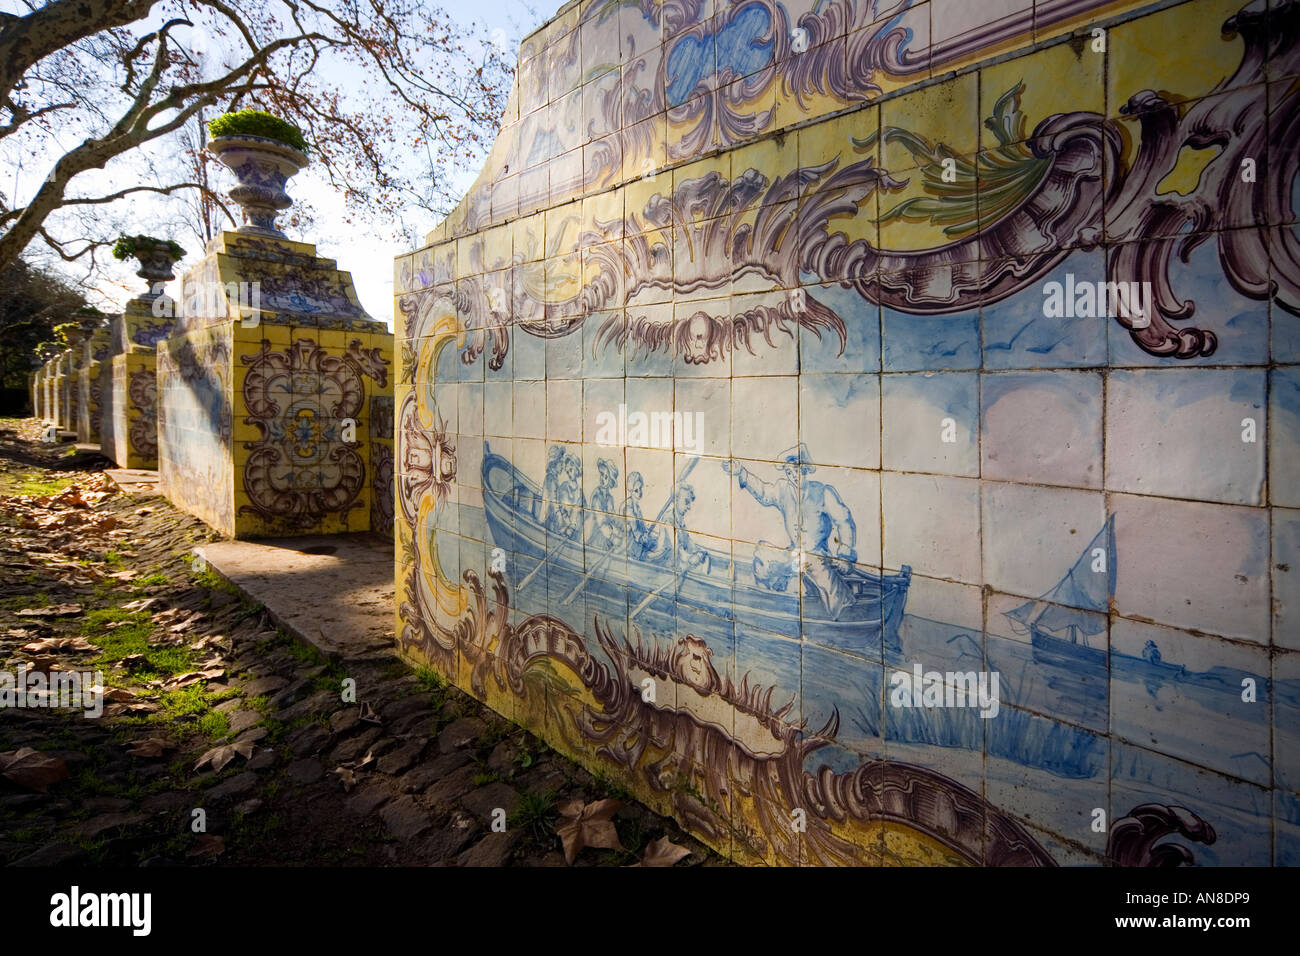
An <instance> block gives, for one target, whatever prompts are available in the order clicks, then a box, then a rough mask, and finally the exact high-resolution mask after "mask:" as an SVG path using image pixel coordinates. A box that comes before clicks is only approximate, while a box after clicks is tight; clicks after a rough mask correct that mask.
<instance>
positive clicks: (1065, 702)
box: [984, 591, 1110, 733]
mask: <svg viewBox="0 0 1300 956" xmlns="http://www.w3.org/2000/svg"><path fill="white" fill-rule="evenodd" d="M1057 606H1058V605H1053V606H1052V607H1057ZM1026 610H1028V611H1031V612H1032V611H1033V610H1034V605H1032V604H1028V602H1026V600H1025V599H1024V598H1023V597H1021V596H1019V595H1011V594H1003V593H1001V592H999V591H990V592H989V595H988V604H987V619H986V622H985V635H984V640H985V645H986V654H987V656H988V663H989V668H990V669H991V670H996V671H998V673H1000V674H1001V675H1002V676H1001V684H1002V694H1003V699H1004V700H1005V701H1006V702H1007V703H1008V704H1011V705H1012V706H1014V707H1018V708H1020V709H1021V710H1026V711H1031V712H1033V713H1038V714H1046V715H1049V716H1051V717H1053V718H1055V719H1057V720H1061V721H1063V722H1065V723H1070V724H1077V725H1079V726H1082V727H1085V728H1087V729H1088V730H1092V731H1096V732H1097V733H1106V732H1107V729H1108V728H1109V726H1110V703H1109V701H1110V677H1109V672H1108V670H1107V663H1108V661H1107V656H1106V652H1107V648H1108V646H1109V639H1108V631H1109V619H1108V618H1107V616H1106V615H1105V614H1100V613H1096V612H1092V611H1079V610H1072V611H1071V617H1072V618H1073V619H1075V620H1077V621H1079V622H1080V623H1081V624H1082V625H1083V626H1082V628H1081V631H1082V632H1084V633H1083V635H1082V640H1083V647H1075V646H1071V645H1067V644H1052V645H1051V646H1048V647H1044V648H1041V649H1040V648H1037V647H1035V646H1034V645H1033V640H1032V633H1031V630H1030V628H1029V627H1028V626H1027V625H1026V624H1024V623H1023V622H1022V617H1023V615H1024V613H1025V612H1026ZM1049 610H1050V609H1049ZM1049 636H1050V635H1049ZM1097 651H1100V656H1098V654H1097V653H1096V652H1097Z"/></svg>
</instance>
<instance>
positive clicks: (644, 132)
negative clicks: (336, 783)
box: [395, 0, 1300, 865]
mask: <svg viewBox="0 0 1300 956" xmlns="http://www.w3.org/2000/svg"><path fill="white" fill-rule="evenodd" d="M1297 33H1300V3H1296V2H1288V0H1274V2H1273V3H1272V4H1271V5H1270V4H1267V3H1265V2H1262V0H1259V2H1254V3H1250V4H1246V3H1244V2H1242V0H1230V2H1224V0H1189V2H1186V3H1181V4H1178V3H1176V4H1155V5H1146V4H1140V3H1123V2H1120V3H1096V2H1086V0H1078V2H1053V3H1037V4H1034V3H1031V2H1029V0H1008V2H997V3H981V4H971V3H960V2H956V0H951V2H949V0H945V2H940V0H931V2H929V3H909V2H906V0H904V2H901V3H897V4H894V5H892V6H890V7H889V8H888V9H886V5H885V4H872V3H869V2H863V0H858V2H851V0H848V2H832V3H821V4H820V5H818V4H813V3H811V2H805V3H801V4H789V5H787V4H782V3H774V2H771V0H748V2H737V3H727V2H724V0H716V3H715V2H714V0H705V2H703V3H700V2H685V3H683V2H670V3H665V4H663V5H662V6H660V5H657V4H653V3H646V4H645V5H642V6H640V7H638V6H637V5H634V4H618V3H616V2H610V0H592V2H589V3H584V4H581V5H570V6H568V7H565V8H564V9H562V10H561V12H560V13H559V14H558V15H557V16H556V18H555V19H554V20H553V21H552V22H551V23H549V24H548V25H547V26H546V27H544V28H542V29H541V30H540V31H538V33H537V34H535V35H534V36H533V37H532V38H530V39H529V40H528V41H526V42H525V43H524V46H523V50H522V53H521V60H520V65H519V73H518V78H517V86H516V89H515V91H514V95H513V97H512V100H511V107H510V108H509V109H508V111H507V116H506V120H505V123H504V128H503V132H502V134H501V136H500V137H499V139H498V141H497V144H496V146H495V147H494V149H493V152H492V155H491V156H490V158H489V160H488V162H487V164H486V166H485V169H484V171H483V173H482V175H481V176H480V178H479V180H478V181H477V182H476V184H475V185H474V187H472V188H471V190H470V191H469V193H468V195H467V196H466V199H465V200H464V201H463V202H462V203H461V205H460V206H459V207H458V208H457V210H456V212H455V213H453V214H452V215H451V216H450V217H448V219H447V221H446V222H445V223H443V224H442V225H441V226H440V227H439V228H438V229H436V230H435V231H434V232H433V233H432V234H431V235H430V236H429V239H428V245H427V246H426V247H425V248H423V249H420V250H418V251H416V252H414V253H412V254H410V255H408V256H405V257H402V258H401V259H399V260H398V262H397V264H396V270H395V272H396V282H397V292H398V295H397V306H398V315H399V321H398V325H399V328H398V339H399V341H398V351H399V354H400V357H401V365H400V377H399V380H398V386H397V396H396V402H397V450H396V461H397V494H398V505H397V522H396V535H397V551H398V556H397V573H398V591H399V594H398V601H399V609H398V616H397V627H398V634H399V640H400V641H401V642H402V644H403V646H404V647H405V649H406V651H407V652H408V653H409V654H410V655H411V656H412V657H414V658H418V659H423V660H428V661H431V662H432V663H433V664H434V665H435V666H437V667H439V668H441V669H442V670H443V671H444V672H446V673H448V674H449V675H451V676H452V677H453V678H454V679H455V680H456V681H457V682H458V683H459V684H460V685H461V686H463V687H465V688H466V689H467V690H470V691H471V692H472V693H474V694H476V695H477V696H479V697H480V698H482V699H484V700H485V701H487V702H488V703H489V704H490V705H491V706H493V707H494V708H496V709H498V710H499V711H501V712H502V713H505V714H506V715H508V716H511V717H513V718H514V719H515V720H517V721H518V722H520V723H522V724H525V725H527V726H530V727H532V728H533V729H535V730H536V731H537V732H538V733H541V734H543V735H544V736H546V737H547V739H548V740H550V741H551V742H552V743H554V744H555V745H556V746H557V747H559V748H561V749H563V750H565V751H566V752H569V753H571V754H573V755H574V756H576V757H577V758H578V759H580V760H582V761H584V762H585V763H587V764H589V765H590V766H593V767H596V768H599V769H600V770H602V771H603V772H606V773H609V774H612V775H615V776H619V777H620V778H622V779H624V780H626V781H627V783H628V785H629V787H630V788H631V789H633V790H634V791H635V792H636V793H637V794H638V796H640V797H641V798H642V799H645V800H648V801H650V802H651V803H653V804H654V805H656V806H658V807H660V808H661V809H663V810H666V811H669V812H672V813H674V814H676V815H677V816H678V818H679V819H681V820H682V821H683V822H684V823H685V824H686V825H688V826H690V827H691V828H692V829H693V830H694V831H695V832H697V833H698V834H699V835H701V836H702V837H703V838H705V839H707V840H709V841H710V842H712V843H713V844H714V845H716V846H718V847H719V848H721V849H723V850H724V851H726V852H730V853H733V854H734V855H735V856H736V857H737V858H739V859H742V860H746V861H759V860H762V861H766V862H773V863H786V864H790V863H794V864H799V863H829V862H849V861H863V862H874V863H899V862H903V863H910V862H951V863H1013V862H1014V863H1040V864H1053V863H1055V864H1072V863H1104V862H1107V861H1110V862H1116V863H1126V864H1139V865H1151V864H1154V863H1158V862H1162V861H1164V862H1168V861H1175V862H1178V861H1194V862H1196V863H1199V864H1245V863H1250V864H1268V863H1277V864H1292V863H1300V636H1298V635H1300V623H1298V622H1297V620H1296V617H1297V613H1300V612H1298V611H1297V607H1300V593H1298V586H1297V584H1296V583H1295V582H1296V581H1297V578H1296V576H1295V575H1296V574H1297V572H1296V570H1295V568H1296V567H1297V561H1300V553H1298V552H1300V492H1298V491H1297V489H1300V482H1298V481H1297V477H1298V472H1300V366H1297V364H1296V363H1298V362H1300V324H1297V323H1300V318H1297V315H1300V236H1298V235H1297V231H1296V225H1295V224H1296V222H1297V212H1298V211H1300V190H1297V159H1296V152H1295V143H1296V141H1297V134H1300V90H1298V89H1297V87H1296V78H1297V76H1300V45H1298V44H1297V42H1296V41H1297ZM580 81H581V82H580ZM1156 91H1159V92H1156ZM1115 283H1123V285H1122V286H1118V287H1117V286H1115V285H1114V284H1115ZM1130 283H1132V284H1133V285H1132V286H1130V285H1129V284H1130ZM1130 289H1131V290H1132V294H1131V295H1128V294H1129V290H1130ZM1117 290H1118V291H1117ZM1121 294H1122V295H1126V296H1128V297H1127V298H1124V299H1123V300H1119V299H1118V298H1117V296H1119V295H1121ZM643 413H644V414H646V415H649V416H653V415H656V413H657V414H658V415H659V416H665V415H676V416H678V422H677V425H678V430H677V432H676V433H675V434H674V433H672V432H669V433H668V436H667V438H668V440H667V441H666V442H663V441H659V442H656V441H655V440H654V439H655V437H656V436H655V435H654V434H647V433H646V431H645V429H643V428H641V427H639V419H638V416H639V415H641V414H643ZM651 421H652V422H653V421H654V419H653V418H652V419H651ZM915 667H920V669H921V671H922V672H923V673H928V672H937V673H938V674H940V675H946V674H949V673H954V674H966V673H969V674H971V675H973V676H974V677H976V678H977V679H979V678H982V679H984V680H986V681H988V682H989V683H988V685H987V687H988V688H989V689H992V687H993V684H992V681H993V679H994V677H996V680H997V684H996V688H997V690H996V694H995V695H994V696H995V697H996V706H993V707H984V708H983V710H982V711H981V709H979V708H974V707H962V706H929V705H930V704H932V703H934V701H933V700H932V699H930V698H927V697H926V696H924V695H922V694H920V693H918V695H917V700H916V703H917V704H918V705H919V706H910V707H909V706H905V705H906V703H907V701H906V699H905V698H904V697H903V696H901V694H900V692H899V688H900V687H901V686H903V682H902V678H903V677H904V676H905V675H910V674H912V673H913V669H914V668H915ZM949 683H950V684H951V683H952V681H950V682H949ZM907 686H910V684H909V685H907ZM647 688H648V689H649V690H647ZM918 690H919V689H918ZM940 691H941V692H940V698H941V701H940V702H942V697H943V694H942V687H940ZM951 703H956V702H951ZM795 811H803V818H805V820H806V826H807V828H806V831H804V830H801V829H800V828H799V826H797V825H796V823H795V822H794V821H796V820H798V819H799V818H800V815H799V814H797V813H796V812H795ZM1157 840H1165V842H1164V843H1163V844H1162V845H1161V848H1159V849H1154V845H1155V842H1156V841H1157ZM1171 846H1172V847H1176V848H1171Z"/></svg>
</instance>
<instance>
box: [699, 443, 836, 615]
mask: <svg viewBox="0 0 1300 956" xmlns="http://www.w3.org/2000/svg"><path fill="white" fill-rule="evenodd" d="M782 458H783V459H784V463H783V464H782V465H781V477H780V478H778V479H777V480H775V481H764V480H763V479H762V478H759V477H758V476H757V475H755V474H754V473H753V472H752V471H750V470H749V469H748V468H745V467H743V466H741V465H738V464H737V463H736V462H734V461H727V462H723V463H722V467H723V469H724V470H725V471H726V472H727V474H729V475H736V476H737V477H738V479H739V483H740V487H741V488H743V489H744V490H746V491H748V492H749V493H750V494H751V495H752V496H753V497H754V500H755V501H757V502H758V503H759V504H761V505H763V506H765V507H768V508H775V509H776V510H777V511H779V512H780V513H781V520H782V522H783V523H784V524H785V532H786V534H787V535H788V536H789V543H788V544H787V545H786V548H787V549H788V551H787V553H789V554H790V559H789V560H790V566H789V573H788V575H782V574H778V573H775V572H774V569H773V567H772V565H773V564H774V563H777V561H776V560H775V556H776V555H778V554H779V553H780V552H779V551H778V550H777V549H776V546H774V545H772V544H771V543H770V542H762V543H761V544H760V545H759V547H758V548H757V549H755V555H754V579H755V581H757V582H758V583H759V584H760V585H763V586H764V587H768V588H769V589H771V590H776V591H780V590H784V587H782V586H781V585H784V584H786V583H788V581H789V578H790V577H793V576H794V575H795V574H797V573H799V572H802V573H803V575H804V576H805V577H806V578H807V579H808V581H809V583H810V584H811V585H812V587H813V589H814V590H815V591H816V593H817V594H818V595H819V596H820V597H821V599H822V603H823V604H825V605H826V609H827V610H828V611H829V612H830V614H831V616H832V617H838V616H839V613H840V612H841V611H842V610H843V609H844V608H845V607H847V606H848V605H850V604H852V603H853V601H854V593H853V590H852V588H850V587H849V585H848V584H847V583H846V582H845V580H844V577H845V575H847V574H849V572H850V571H851V569H852V565H853V562H854V561H856V560H857V556H858V555H857V550H856V548H857V526H856V525H855V524H854V521H853V514H852V512H851V511H849V508H848V506H847V505H845V504H844V499H842V498H841V497H840V495H839V492H837V491H836V490H835V488H834V487H832V486H831V485H828V484H826V483H825V482H821V481H812V480H810V479H809V478H808V477H807V476H808V475H809V474H811V473H812V472H814V471H816V470H817V469H816V466H815V465H813V463H812V461H811V459H810V456H809V454H808V447H807V446H806V445H804V444H803V443H802V442H801V443H800V444H799V445H797V446H796V447H794V448H791V449H790V450H789V451H787V452H785V453H784V454H783V455H782Z"/></svg>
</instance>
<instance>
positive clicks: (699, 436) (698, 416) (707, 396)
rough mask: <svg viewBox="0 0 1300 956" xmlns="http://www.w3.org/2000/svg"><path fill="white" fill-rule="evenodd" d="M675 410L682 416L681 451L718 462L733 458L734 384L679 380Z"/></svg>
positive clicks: (676, 386)
mask: <svg viewBox="0 0 1300 956" xmlns="http://www.w3.org/2000/svg"><path fill="white" fill-rule="evenodd" d="M673 410H674V411H675V412H677V413H679V414H680V415H681V416H682V430H683V431H682V437H683V438H684V439H689V440H688V441H682V442H679V443H678V449H679V450H681V451H688V452H692V453H694V454H699V455H709V456H712V457H715V458H727V457H729V456H730V455H731V380H730V379H698V380H692V381H681V380H678V381H677V382H676V383H675V404H674V406H673Z"/></svg>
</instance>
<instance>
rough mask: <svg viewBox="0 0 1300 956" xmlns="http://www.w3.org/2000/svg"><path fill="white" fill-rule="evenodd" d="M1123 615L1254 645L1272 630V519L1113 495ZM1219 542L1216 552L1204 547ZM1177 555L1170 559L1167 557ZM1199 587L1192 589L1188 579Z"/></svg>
mask: <svg viewBox="0 0 1300 956" xmlns="http://www.w3.org/2000/svg"><path fill="white" fill-rule="evenodd" d="M1110 507H1111V508H1112V509H1113V510H1114V514H1115V551H1116V585H1115V607H1116V608H1117V609H1118V611H1119V613H1121V614H1123V615H1125V616H1127V617H1134V618H1142V619H1146V620H1151V621H1156V622H1159V623H1162V624H1169V625H1172V626H1175V627H1184V628H1188V629H1195V630H1199V631H1207V632H1210V633H1214V634H1222V635H1224V636H1227V637H1236V638H1240V639H1242V640H1247V641H1253V642H1255V643H1260V644H1262V643H1266V641H1267V634H1268V628H1269V620H1268V618H1269V597H1268V584H1269V575H1268V521H1267V518H1266V516H1265V515H1263V514H1262V513H1261V512H1260V511H1259V510H1258V509H1252V508H1241V507H1229V506H1226V505H1210V504H1203V503H1199V502H1183V501H1172V500H1168V499H1162V498H1140V497H1133V496H1129V495H1112V496H1111V497H1110ZM1208 541H1213V542H1214V543H1215V547H1214V548H1213V549H1212V550H1210V549H1207V548H1206V547H1205V543H1206V542H1208ZM1171 554H1175V555H1178V556H1179V557H1178V560H1177V561H1169V560H1168V559H1167V556H1168V555H1171ZM1189 581H1194V582H1195V587H1191V588H1189V587H1188V586H1187V585H1188V582H1189Z"/></svg>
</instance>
